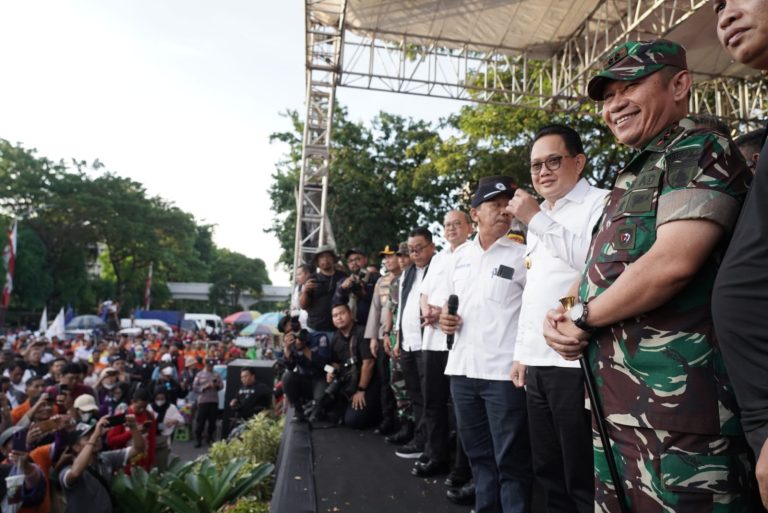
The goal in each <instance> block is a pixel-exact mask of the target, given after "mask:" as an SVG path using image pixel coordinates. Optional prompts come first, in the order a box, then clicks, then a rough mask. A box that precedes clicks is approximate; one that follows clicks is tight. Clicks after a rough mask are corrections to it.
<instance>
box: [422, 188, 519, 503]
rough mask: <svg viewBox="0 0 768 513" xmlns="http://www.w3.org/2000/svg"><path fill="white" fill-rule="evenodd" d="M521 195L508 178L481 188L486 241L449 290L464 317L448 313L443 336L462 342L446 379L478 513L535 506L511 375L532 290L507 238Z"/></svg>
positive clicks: (459, 261) (463, 257)
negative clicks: (512, 207)
mask: <svg viewBox="0 0 768 513" xmlns="http://www.w3.org/2000/svg"><path fill="white" fill-rule="evenodd" d="M514 190H515V186H514V184H513V183H512V180H511V179H510V177H508V176H492V177H486V178H483V179H481V180H480V183H479V184H478V188H477V192H476V193H475V196H474V198H473V200H472V209H471V211H470V215H471V216H472V220H473V221H474V222H475V223H476V224H477V230H478V235H477V237H475V239H474V240H472V241H471V242H468V243H467V244H465V245H464V246H463V247H461V248H460V249H458V250H457V251H456V252H455V253H454V254H453V257H452V258H451V261H450V264H449V265H448V267H447V269H446V272H445V280H444V282H445V288H444V289H443V290H442V293H443V296H444V297H445V298H446V299H447V297H448V295H450V294H455V295H456V296H458V298H459V307H458V315H450V314H448V312H447V308H443V313H441V314H440V328H441V329H442V330H443V331H444V332H445V333H446V334H453V335H454V343H453V348H452V349H451V350H450V351H449V356H448V364H447V366H446V369H445V373H446V374H448V375H450V376H451V395H452V396H453V402H454V407H455V409H456V424H457V426H458V430H459V436H460V437H461V442H462V444H463V445H464V449H465V451H466V453H467V456H468V457H469V462H470V465H471V467H472V475H473V477H474V479H475V491H476V496H475V512H476V513H492V512H493V513H496V512H503V513H523V512H527V511H528V509H529V506H530V489H531V481H532V470H531V453H530V450H531V449H530V444H529V441H528V421H527V418H526V411H525V392H524V391H523V390H522V389H519V388H516V387H515V385H514V384H513V383H512V381H511V379H510V375H509V369H510V368H511V367H512V362H513V360H514V354H515V339H516V336H517V317H518V314H519V313H520V305H521V300H522V293H523V287H524V286H525V267H524V266H523V257H524V256H525V246H524V245H522V244H520V243H518V242H515V241H513V240H511V239H509V238H508V237H507V236H506V235H507V232H508V231H509V228H510V225H511V223H512V216H511V215H510V214H509V212H507V211H506V206H507V203H508V201H509V199H510V198H511V197H512V195H513V194H514ZM433 301H434V300H433ZM431 302H432V301H431Z"/></svg>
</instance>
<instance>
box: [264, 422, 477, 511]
mask: <svg viewBox="0 0 768 513" xmlns="http://www.w3.org/2000/svg"><path fill="white" fill-rule="evenodd" d="M288 418H291V417H290V414H289V416H288ZM395 449H396V447H394V446H391V445H389V444H387V443H386V442H384V438H383V437H381V436H378V435H374V434H373V432H372V431H370V430H369V431H353V430H350V429H347V428H345V427H343V426H339V427H330V428H325V429H310V427H309V426H308V425H307V424H297V423H292V422H287V423H286V430H285V433H284V436H283V441H282V444H281V447H280V455H279V456H278V467H277V476H276V480H275V491H274V495H273V499H272V504H271V508H270V511H271V513H316V512H317V513H326V512H329V513H406V512H407V513H468V512H469V511H470V509H471V508H470V507H463V506H457V505H455V504H452V503H450V502H448V500H447V499H446V498H445V492H446V490H447V488H446V487H445V486H444V485H443V479H444V478H445V476H440V477H437V478H431V479H424V478H417V477H414V476H411V475H410V469H411V467H412V466H413V463H414V460H407V459H403V458H399V457H397V456H395Z"/></svg>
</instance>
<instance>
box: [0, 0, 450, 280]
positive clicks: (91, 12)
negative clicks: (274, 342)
mask: <svg viewBox="0 0 768 513" xmlns="http://www.w3.org/2000/svg"><path fill="white" fill-rule="evenodd" d="M303 11H304V2H303V1H299V0H284V1H281V2H265V1H254V0H248V1H246V0H223V1H219V2H213V1H203V0H184V1H181V0H162V1H158V0H154V1H149V0H132V1H130V2H126V1H118V0H39V1H35V0H0V48H3V70H2V73H1V74H0V76H1V77H2V79H0V137H2V138H4V139H7V140H9V141H11V142H12V143H21V144H22V145H23V146H24V147H25V148H36V149H37V150H38V155H40V156H45V157H48V158H50V159H52V160H58V159H60V158H64V159H70V158H77V159H79V160H86V161H88V162H92V161H94V160H95V159H99V160H100V161H101V162H102V163H103V164H105V166H106V169H108V170H110V171H113V172H115V173H117V174H119V175H121V176H126V177H130V178H131V179H133V180H136V181H138V182H140V183H142V184H144V186H145V187H146V189H147V191H148V192H149V193H150V194H151V195H159V196H162V197H163V198H165V199H167V200H170V201H172V202H173V203H175V204H176V205H177V206H178V207H180V208H181V209H183V210H185V211H187V212H190V213H191V214H193V215H194V216H195V218H196V220H197V221H198V222H201V223H209V224H214V225H215V231H214V241H215V242H216V244H217V245H218V246H219V247H223V248H227V249H230V250H232V251H237V252H240V253H243V254H245V255H247V256H249V257H255V258H261V259H262V260H264V261H265V263H266V264H267V270H268V271H269V274H270V278H271V280H272V283H273V284H276V285H287V284H289V283H290V277H289V275H288V273H287V272H285V270H284V269H282V268H279V267H276V262H277V260H278V258H279V256H280V251H281V250H280V247H279V244H278V241H277V239H276V238H275V237H274V236H273V235H271V234H267V233H264V229H265V228H267V227H268V226H269V225H270V224H271V221H272V218H273V217H274V213H273V212H272V211H271V210H270V201H269V196H268V194H267V190H268V188H269V186H270V183H271V181H272V180H271V174H272V173H273V172H274V166H275V163H276V162H277V161H278V160H279V159H280V157H281V155H282V154H284V153H285V152H286V150H287V147H285V146H283V145H281V144H279V143H275V144H270V143H269V135H270V134H271V133H273V132H280V131H286V130H289V129H290V123H289V122H288V120H287V119H286V118H285V117H283V116H281V113H282V112H285V111H286V110H287V109H291V110H298V111H299V112H300V113H302V118H303V113H304V109H305V98H304V95H305V84H304V77H305V73H304V12H303ZM337 99H338V101H339V102H340V103H342V104H343V105H345V106H347V107H348V109H349V115H350V118H351V119H352V120H355V121H370V120H371V119H372V118H373V117H374V116H375V115H376V113H377V112H379V111H380V110H384V111H388V112H393V113H396V114H401V115H406V116H412V117H414V118H421V119H426V120H429V121H437V120H438V119H439V118H441V117H444V116H446V115H448V114H449V113H451V112H455V111H457V110H458V109H459V108H460V107H461V105H462V103H460V102H453V101H449V100H440V99H432V98H426V99H425V98H421V97H411V96H402V95H396V94H392V93H380V92H373V91H360V90H352V89H344V88H339V89H338V91H337Z"/></svg>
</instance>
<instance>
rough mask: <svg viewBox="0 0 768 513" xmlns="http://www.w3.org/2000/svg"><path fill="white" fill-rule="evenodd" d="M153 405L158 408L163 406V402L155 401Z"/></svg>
mask: <svg viewBox="0 0 768 513" xmlns="http://www.w3.org/2000/svg"><path fill="white" fill-rule="evenodd" d="M155 404H156V405H158V406H162V405H164V404H165V401H155Z"/></svg>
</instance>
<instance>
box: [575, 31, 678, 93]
mask: <svg viewBox="0 0 768 513" xmlns="http://www.w3.org/2000/svg"><path fill="white" fill-rule="evenodd" d="M664 66H676V67H678V68H680V69H688V63H687V62H686V59H685V48H683V47H682V46H681V45H679V44H678V43H675V42H674V41H670V40H668V39H656V40H654V41H627V42H626V43H622V44H620V45H619V46H617V47H616V48H614V49H613V50H612V51H611V53H609V54H608V57H606V59H605V61H604V62H603V64H602V69H601V70H600V71H599V72H598V73H597V75H595V76H594V77H592V79H591V80H590V81H589V84H587V94H589V97H590V98H592V99H593V100H596V101H602V100H603V89H605V86H606V84H607V83H608V82H609V81H610V80H637V79H638V78H643V77H646V76H648V75H650V74H652V73H656V72H657V71H659V70H660V69H661V68H663V67H664Z"/></svg>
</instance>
